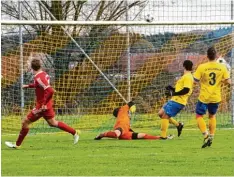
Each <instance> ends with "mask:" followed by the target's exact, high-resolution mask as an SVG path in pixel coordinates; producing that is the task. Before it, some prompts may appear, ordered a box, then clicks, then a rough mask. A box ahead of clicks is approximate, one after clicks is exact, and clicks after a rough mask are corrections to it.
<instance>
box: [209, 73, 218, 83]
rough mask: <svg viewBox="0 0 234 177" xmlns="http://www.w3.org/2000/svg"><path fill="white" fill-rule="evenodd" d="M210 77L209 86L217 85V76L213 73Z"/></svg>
mask: <svg viewBox="0 0 234 177" xmlns="http://www.w3.org/2000/svg"><path fill="white" fill-rule="evenodd" d="M209 76H210V81H209V84H210V85H215V83H216V74H215V73H214V72H212V73H210V74H209Z"/></svg>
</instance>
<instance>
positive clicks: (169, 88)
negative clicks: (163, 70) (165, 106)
mask: <svg viewBox="0 0 234 177" xmlns="http://www.w3.org/2000/svg"><path fill="white" fill-rule="evenodd" d="M174 92H175V88H173V87H172V86H170V85H168V86H167V87H166V90H165V95H166V96H167V97H170V96H173V94H174Z"/></svg>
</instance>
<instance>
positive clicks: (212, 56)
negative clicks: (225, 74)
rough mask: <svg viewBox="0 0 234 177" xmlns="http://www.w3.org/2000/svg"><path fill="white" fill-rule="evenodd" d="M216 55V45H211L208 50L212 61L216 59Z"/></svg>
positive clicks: (208, 55)
mask: <svg viewBox="0 0 234 177" xmlns="http://www.w3.org/2000/svg"><path fill="white" fill-rule="evenodd" d="M216 56H217V52H216V50H215V48H214V47H210V48H209V49H208V50H207V57H208V59H209V60H210V61H213V60H215V59H216Z"/></svg>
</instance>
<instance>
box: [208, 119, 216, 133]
mask: <svg viewBox="0 0 234 177" xmlns="http://www.w3.org/2000/svg"><path fill="white" fill-rule="evenodd" d="M209 130H210V135H212V136H214V134H215V130H216V117H211V118H209Z"/></svg>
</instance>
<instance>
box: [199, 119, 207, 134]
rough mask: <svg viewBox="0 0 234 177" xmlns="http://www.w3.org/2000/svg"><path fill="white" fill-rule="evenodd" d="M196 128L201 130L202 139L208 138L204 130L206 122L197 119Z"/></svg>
mask: <svg viewBox="0 0 234 177" xmlns="http://www.w3.org/2000/svg"><path fill="white" fill-rule="evenodd" d="M197 126H198V128H199V129H200V130H201V132H202V134H203V136H204V138H206V137H207V136H208V132H207V129H206V122H205V121H204V119H203V117H198V118H197Z"/></svg>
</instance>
